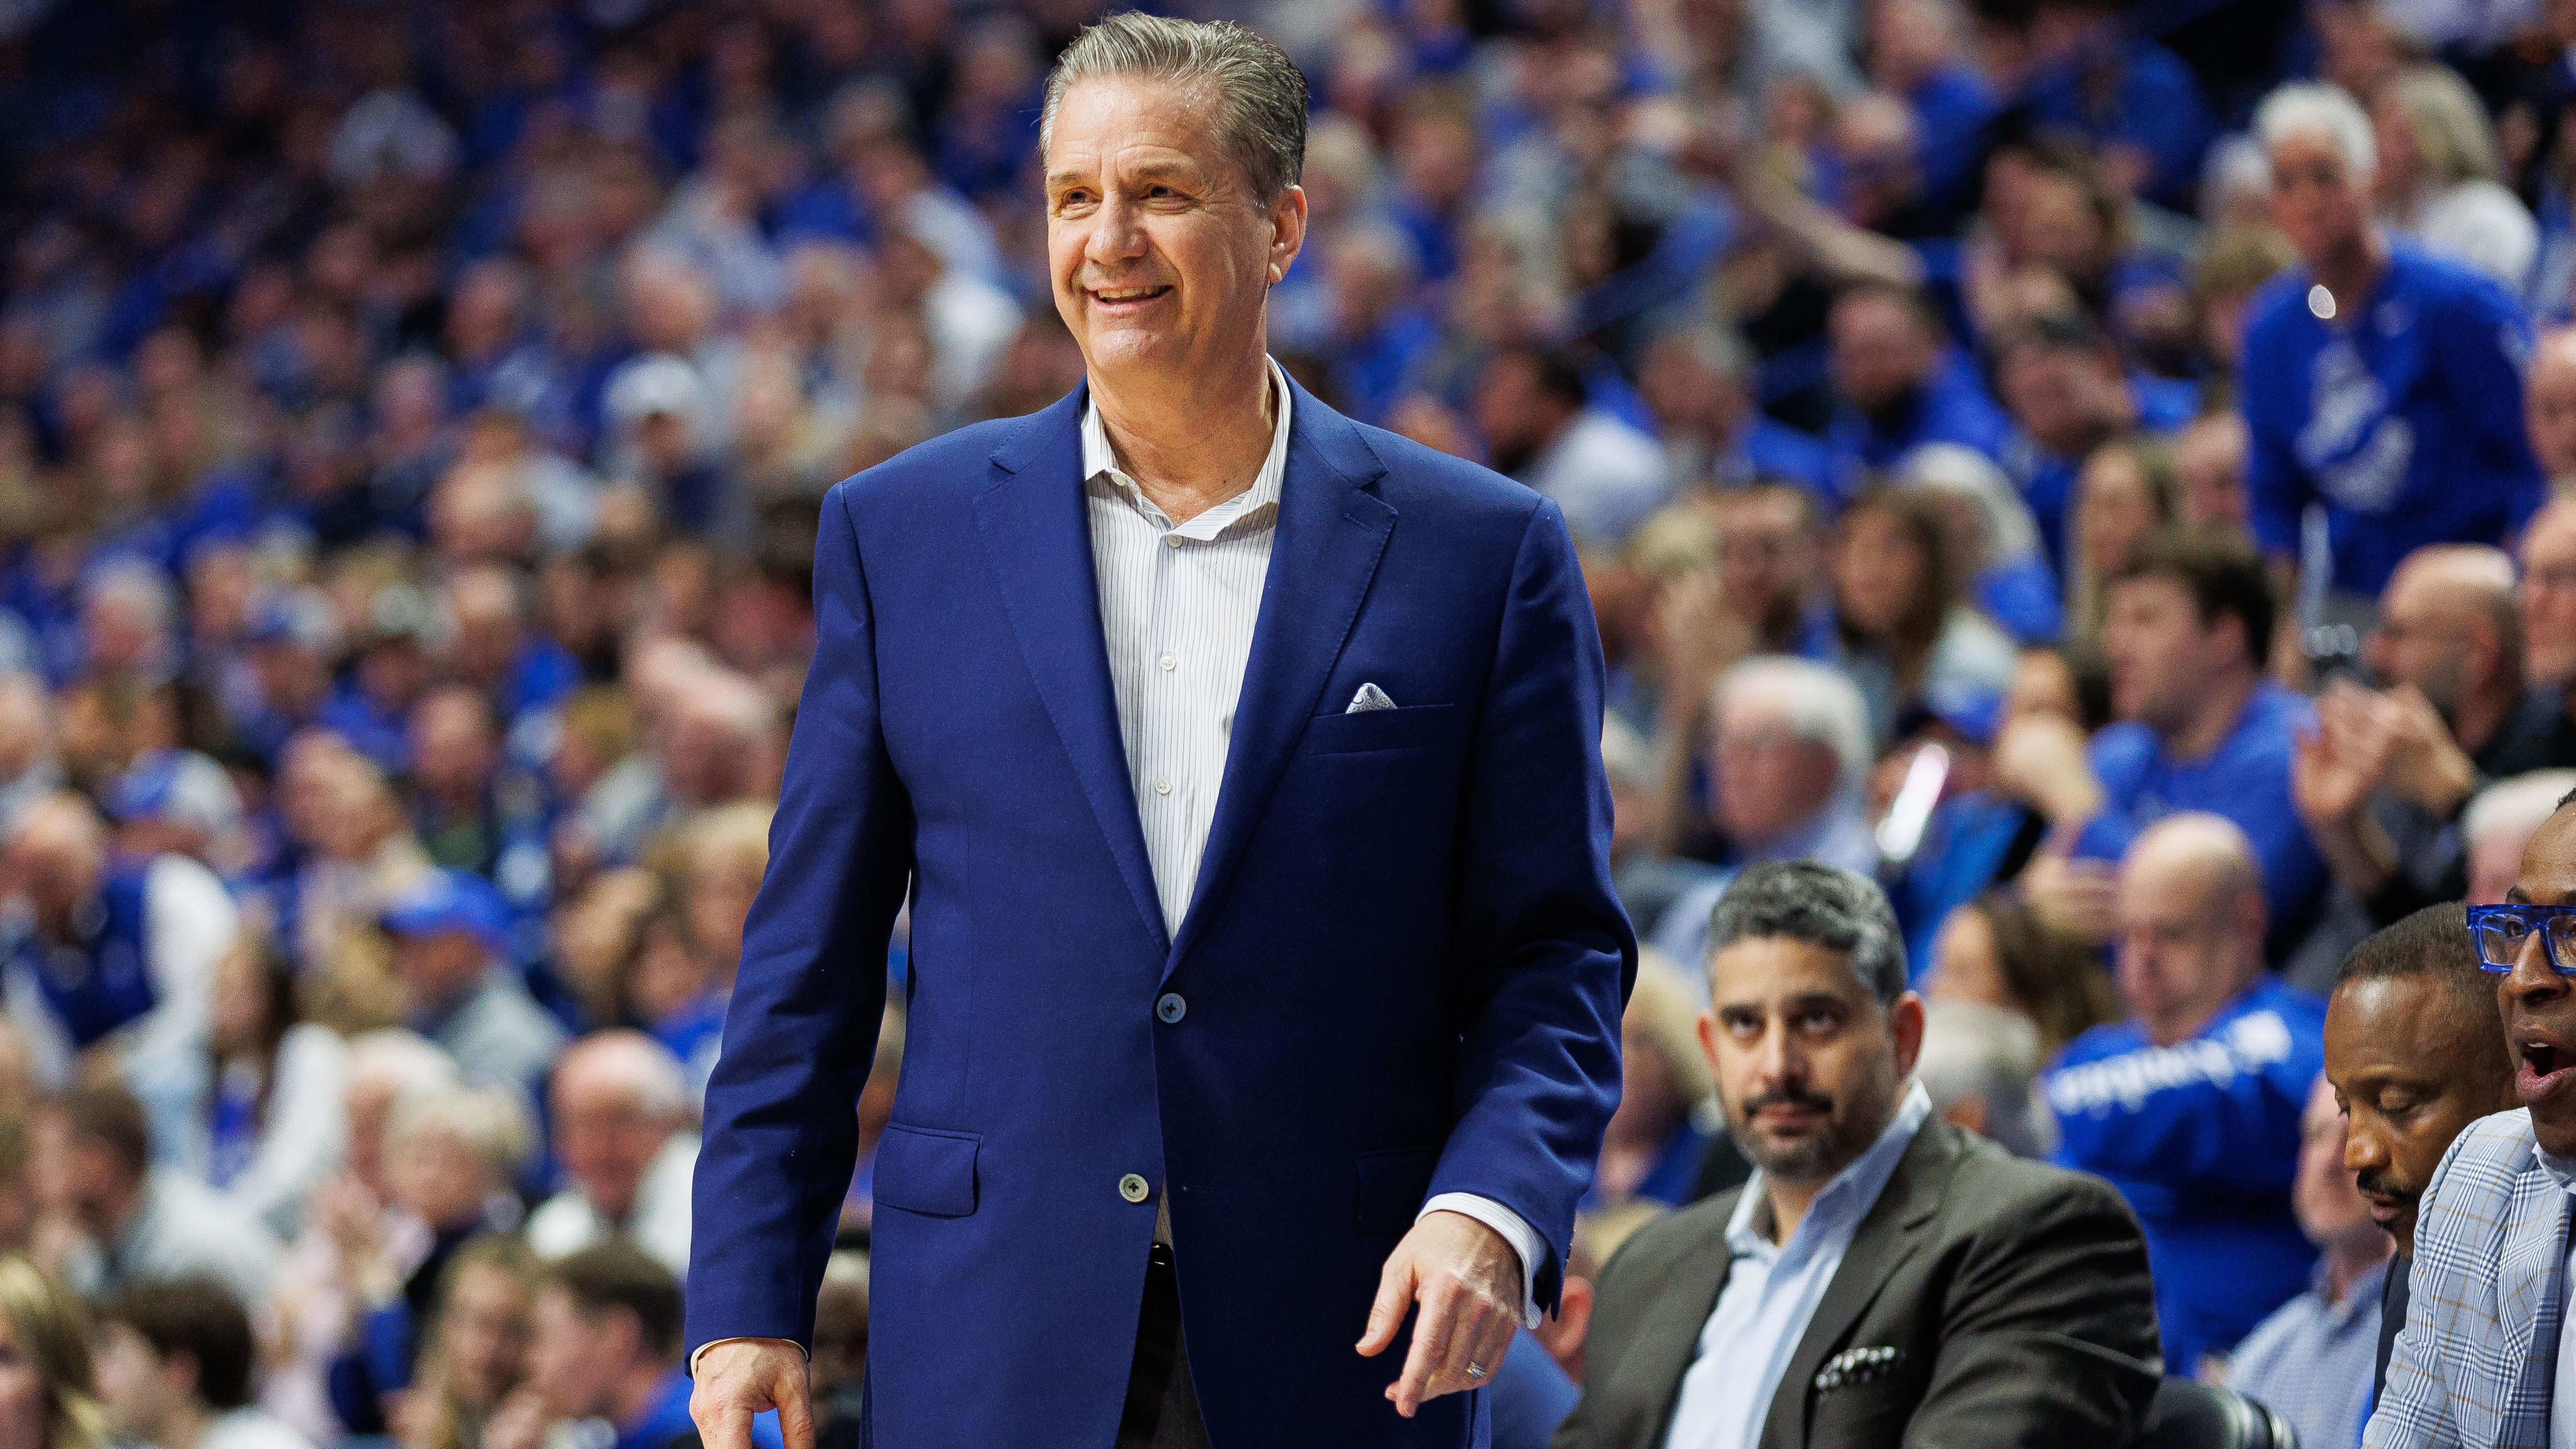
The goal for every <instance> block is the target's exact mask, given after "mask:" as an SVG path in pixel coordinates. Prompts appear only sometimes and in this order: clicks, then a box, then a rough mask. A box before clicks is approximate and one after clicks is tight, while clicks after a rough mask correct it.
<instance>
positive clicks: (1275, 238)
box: [1270, 186, 1306, 287]
mask: <svg viewBox="0 0 2576 1449" xmlns="http://www.w3.org/2000/svg"><path fill="white" fill-rule="evenodd" d="M1305 249H1306V188H1305V187H1302V186H1291V187H1289V188H1287V189H1286V190H1284V191H1282V192H1280V193H1279V199H1278V200H1276V201H1274V202H1272V203H1270V285H1272V286H1274V287H1275V286H1278V285H1279V284H1280V283H1281V282H1282V281H1284V280H1286V279H1287V276H1288V268H1289V266H1290V264H1292V263H1294V262H1295V261H1296V260H1297V254H1298V253H1299V252H1301V251H1304V250H1305Z"/></svg>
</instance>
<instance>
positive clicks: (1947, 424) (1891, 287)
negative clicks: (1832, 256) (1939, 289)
mask: <svg viewBox="0 0 2576 1449" xmlns="http://www.w3.org/2000/svg"><path fill="white" fill-rule="evenodd" d="M1825 330H1826V336H1827V338H1828V339H1829V341H1830V343H1831V346H1832V354H1831V363H1832V370H1833V380H1834V389H1835V391H1836V392H1837V394H1839V399H1840V400H1839V404H1838V406H1837V407H1836V409H1835V411H1834V419H1833V423H1832V426H1831V427H1830V428H1829V429H1828V430H1827V431H1826V434H1825V443H1826V446H1828V447H1830V448H1832V449H1833V451H1834V463H1835V469H1836V477H1837V480H1838V481H1839V482H1840V484H1841V485H1842V486H1843V487H1844V488H1845V489H1847V490H1848V489H1851V488H1852V487H1854V485H1855V484H1856V482H1857V480H1858V478H1859V476H1860V474H1861V473H1862V472H1864V471H1872V470H1877V469H1883V468H1889V467H1892V466H1894V465H1895V463H1896V460H1897V459H1899V458H1902V457H1904V456H1905V455H1906V454H1907V453H1910V452H1912V451H1914V449H1916V448H1918V447H1920V446H1922V445H1923V444H1925V443H1959V444H1963V445H1965V446H1967V447H1971V448H1974V449H1976V450H1977V451H1978V452H1980V453H1983V454H1985V455H1986V456H1987V457H1989V458H1992V459H1994V460H1995V461H1996V462H1998V463H2001V462H2003V461H2004V457H2005V450H2006V447H2007V445H2008V444H2009V442H2010V440H2011V437H2012V423H2011V422H2010V421H2009V420H2008V419H2006V418H2005V416H2004V413H2003V409H2001V408H1998V407H1996V406H1995V404H1994V400H1993V399H1992V398H1989V397H1987V396H1986V393H1985V389H1984V388H1983V387H1981V386H1979V385H1978V382H1977V378H1976V372H1975V369H1973V368H1970V367H1968V366H1966V365H1964V364H1963V363H1961V362H1960V361H1959V360H1958V359H1956V358H1954V357H1953V356H1951V354H1950V352H1949V350H1948V349H1947V348H1946V347H1945V346H1943V336H1944V333H1943V328H1942V326H1941V319H1940V317H1939V316H1938V315H1937V314H1936V313H1935V312H1934V311H1933V310H1932V304H1931V303H1930V301H1928V300H1927V299H1926V298H1925V297H1924V296H1923V294H1922V293H1921V292H1920V291H1918V290H1917V289H1915V288H1912V287H1907V286H1901V285H1898V284H1895V283H1891V282H1861V283H1854V284H1853V285H1851V286H1848V287H1846V288H1844V289H1843V292H1842V294H1841V295H1840V296H1838V297H1836V298H1835V299H1834V306H1833V311H1832V313H1831V314H1830V315H1829V316H1828V317H1827V318H1826V322H1825Z"/></svg>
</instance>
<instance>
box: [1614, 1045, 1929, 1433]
mask: <svg viewBox="0 0 2576 1449" xmlns="http://www.w3.org/2000/svg"><path fill="white" fill-rule="evenodd" d="M1931 1115H1932V1098H1931V1097H1930V1096H1929V1095H1928V1094H1926V1093H1925V1092H1924V1090H1923V1084H1922V1083H1921V1082H1914V1083H1911V1084H1910V1085H1908V1086H1907V1088H1906V1090H1905V1097H1904V1100H1903V1101H1902V1102H1901V1103H1900V1104H1899V1105H1898V1106H1897V1109H1896V1119H1895V1120H1894V1121H1892V1122H1890V1123H1888V1124H1887V1130H1886V1131H1884V1132H1881V1133H1880V1134H1879V1135H1878V1140H1877V1141H1876V1142H1874V1143H1871V1144H1870V1148H1869V1150H1868V1151H1867V1152H1864V1153H1862V1154H1861V1155H1860V1156H1859V1158H1857V1159H1856V1160H1854V1161H1853V1163H1852V1164H1851V1165H1850V1166H1849V1167H1846V1168H1844V1169H1843V1170H1842V1171H1841V1172H1838V1173H1836V1174H1834V1179H1833V1181H1831V1182H1828V1183H1826V1184H1825V1187H1824V1190H1823V1191H1822V1192H1819V1193H1817V1194H1816V1200H1815V1202H1814V1203H1812V1204H1810V1205H1809V1206H1808V1208H1807V1215H1806V1216H1805V1217H1804V1218H1801V1219H1799V1221H1798V1230H1797V1231H1796V1232H1793V1233H1791V1234H1790V1235H1789V1241H1787V1242H1785V1243H1779V1244H1774V1243H1773V1242H1772V1241H1771V1239H1770V1237H1769V1236H1768V1234H1767V1233H1766V1232H1765V1231H1764V1229H1763V1228H1762V1227H1761V1226H1760V1224H1761V1223H1762V1222H1763V1220H1765V1219H1767V1218H1768V1217H1769V1216H1770V1202H1769V1199H1767V1198H1766V1197H1764V1195H1763V1192H1762V1173H1761V1172H1760V1170H1758V1169H1757V1170H1756V1171H1755V1172H1754V1174H1753V1180H1752V1181H1750V1182H1747V1183H1746V1184H1744V1196H1743V1197H1742V1198H1740V1199H1738V1200H1737V1202H1736V1204H1735V1215H1734V1216H1733V1217H1731V1218H1729V1219H1727V1223H1726V1246H1727V1248H1728V1250H1729V1251H1731V1252H1732V1253H1733V1254H1734V1255H1735V1256H1734V1262H1733V1265H1732V1266H1731V1267H1729V1268H1728V1269H1727V1273H1726V1288H1725V1290H1724V1291H1722V1292H1720V1293H1719V1294H1718V1295H1717V1308H1716V1310H1715V1311H1714V1312H1712V1313H1710V1314H1709V1316H1708V1324H1707V1326H1706V1327H1704V1328H1702V1329H1701V1330H1700V1332H1699V1351H1698V1353H1697V1355H1696V1356H1695V1357H1693V1358H1692V1359H1691V1365H1690V1368H1689V1369H1687V1370H1686V1371H1684V1372H1683V1374H1682V1396H1681V1403H1680V1404H1679V1405H1678V1406H1676V1407H1675V1408H1674V1410H1673V1427H1672V1431H1671V1432H1670V1433H1669V1434H1667V1435H1666V1436H1665V1439H1664V1445H1665V1449H1753V1445H1754V1444H1756V1443H1757V1442H1759V1441H1760V1439H1761V1438H1762V1421H1763V1420H1764V1419H1766V1418H1768V1417H1770V1414H1771V1400H1772V1399H1773V1398H1774V1397H1775V1396H1776V1395H1778V1393H1779V1391H1780V1376H1781V1374H1783V1373H1785V1372H1786V1371H1787V1370H1788V1367H1789V1359H1790V1356H1791V1355H1793V1354H1795V1353H1796V1352H1797V1351H1798V1341H1799V1340H1800V1339H1802V1338H1804V1337H1806V1336H1807V1320H1809V1319H1811V1318H1813V1317H1815V1316H1816V1304H1817V1303H1818V1302H1820V1301H1822V1300H1823V1298H1824V1296H1825V1288H1826V1285H1828V1284H1830V1283H1832V1282H1833V1281H1834V1274H1835V1272H1836V1271H1838V1270H1839V1269H1840V1268H1841V1267H1842V1265H1843V1254H1844V1253H1845V1252H1846V1251H1848V1250H1849V1249H1850V1247H1851V1240H1852V1234H1853V1232H1854V1231H1856V1230H1857V1229H1858V1228H1859V1227H1860V1223H1861V1219H1863V1218H1865V1217H1867V1216H1869V1210H1870V1208H1871V1207H1872V1206H1873V1205H1874V1204H1876V1203H1877V1201H1878V1195H1879V1193H1880V1192H1882V1191H1884V1190H1885V1189H1886V1187H1887V1179H1888V1178H1889V1177H1891V1176H1893V1175H1894V1174H1895V1172H1896V1164H1897V1162H1898V1160H1899V1159H1901V1158H1903V1157H1904V1156H1905V1149H1906V1148H1908V1147H1910V1146H1912V1145H1913V1144H1914V1133H1915V1130H1916V1129H1918V1128H1920V1127H1921V1126H1922V1125H1923V1119H1924V1118H1926V1117H1929V1116H1931Z"/></svg>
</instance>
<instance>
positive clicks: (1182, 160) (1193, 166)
mask: <svg viewBox="0 0 2576 1449" xmlns="http://www.w3.org/2000/svg"><path fill="white" fill-rule="evenodd" d="M1098 171H1099V168H1098V167H1095V166H1083V167H1070V166H1068V167H1059V168H1058V169H1056V170H1053V171H1050V172H1048V173H1047V174H1046V187H1047V189H1048V190H1050V191H1052V190H1054V189H1055V188H1057V187H1059V186H1069V185H1072V184H1074V183H1075V182H1080V181H1088V180H1090V179H1091V178H1092V177H1093V176H1094V175H1095V174H1097V172H1098ZM1118 171H1119V173H1120V174H1122V175H1125V176H1128V177H1132V178H1135V179H1138V180H1169V179H1173V178H1181V179H1186V180H1190V181H1197V180H1200V179H1202V178H1203V177H1205V175H1206V174H1207V172H1206V168H1205V167H1202V166H1200V165H1199V164H1198V163H1197V162H1195V161H1192V160H1190V159H1188V158H1187V157H1183V156H1174V157H1170V158H1168V159H1158V160H1144V161H1131V162H1128V163H1127V164H1125V165H1123V166H1121V167H1119V168H1118Z"/></svg>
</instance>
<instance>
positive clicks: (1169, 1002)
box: [1154, 991, 1190, 1026]
mask: <svg viewBox="0 0 2576 1449" xmlns="http://www.w3.org/2000/svg"><path fill="white" fill-rule="evenodd" d="M1189 1014H1190V1004H1189V1003H1188V1002H1186V1001H1183V1000H1182V999H1181V993H1179V992H1177V991H1166V992H1164V993H1163V999H1162V1000H1160V1001H1157V1002H1155V1003H1154V1015H1155V1016H1156V1017H1158V1018H1160V1019H1161V1021H1162V1023H1163V1025H1165V1026H1170V1025H1172V1024H1173V1023H1175V1022H1177V1021H1179V1020H1180V1019H1181V1018H1182V1017H1185V1016H1187V1015H1189Z"/></svg>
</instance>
